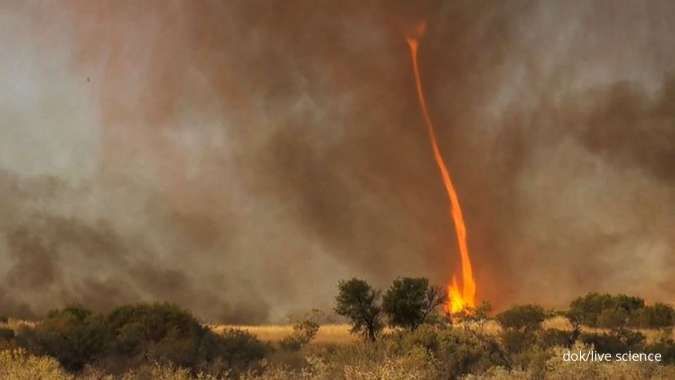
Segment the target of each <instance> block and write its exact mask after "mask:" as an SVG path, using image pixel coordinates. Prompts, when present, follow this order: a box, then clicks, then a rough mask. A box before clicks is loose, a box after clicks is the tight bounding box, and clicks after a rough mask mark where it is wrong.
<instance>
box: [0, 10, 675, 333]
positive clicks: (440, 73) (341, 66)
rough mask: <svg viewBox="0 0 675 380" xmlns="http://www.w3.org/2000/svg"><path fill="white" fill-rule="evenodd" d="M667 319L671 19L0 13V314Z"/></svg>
mask: <svg viewBox="0 0 675 380" xmlns="http://www.w3.org/2000/svg"><path fill="white" fill-rule="evenodd" d="M423 20H424V21H426V23H427V31H426V34H425V36H424V37H423V38H422V40H421V44H420V50H419V60H420V69H421V76H422V81H423V85H424V89H425V92H426V95H427V98H428V101H429V108H430V113H431V118H432V119H433V120H434V123H435V124H436V126H437V129H438V135H439V143H440V147H441V150H442V151H443V154H444V157H445V160H446V162H447V164H448V167H449V169H450V171H451V175H452V176H453V180H454V182H455V185H456V187H457V191H458V193H459V197H460V201H461V203H462V207H463V210H464V213H465V219H466V223H467V228H468V242H469V249H470V252H471V256H472V258H473V261H474V270H475V275H476V278H477V284H478V296H479V298H480V299H485V300H489V301H490V302H491V303H492V304H493V305H495V306H497V307H503V306H505V305H508V304H511V303H523V302H541V303H544V304H545V305H547V306H563V305H565V304H566V303H567V302H569V301H570V300H571V299H572V298H573V297H575V296H578V295H580V294H583V293H585V292H589V291H603V292H626V293H630V294H635V295H640V296H643V297H645V298H647V299H648V300H649V301H655V300H660V301H666V302H672V301H673V299H672V295H673V293H674V291H675V282H673V278H675V276H673V274H674V269H675V260H674V257H675V256H674V255H673V253H674V249H675V235H674V233H673V231H675V212H673V210H674V209H675V50H673V49H672V45H673V43H674V42H675V41H674V37H673V36H675V4H672V2H669V1H656V0H655V1H650V2H633V1H589V2H581V1H570V2H558V1H537V2H535V1H510V2H501V1H480V2H476V1H440V0H439V1H421V2H409V1H372V0H371V1H340V2H332V1H300V0H296V1H283V2H282V1H257V0H253V1H234V0H232V1H143V2H138V1H103V0H97V1H62V2H51V3H46V2H38V1H28V2H19V1H16V2H14V1H8V2H3V4H1V5H0V46H2V51H3V54H2V55H0V84H1V87H0V112H1V114H2V118H1V119H0V212H1V214H2V218H0V219H1V220H0V264H1V265H0V273H1V274H2V276H1V277H0V312H3V313H7V314H12V315H17V316H25V317H37V316H39V315H41V314H43V313H44V312H46V311H47V310H49V309H51V308H55V307H61V306H64V305H66V304H72V303H80V304H84V305H88V306H90V307H92V308H95V309H97V310H107V309H109V308H111V307H114V306H115V305H119V304H122V303H129V302H145V301H170V302H176V303H178V304H180V305H182V306H184V307H187V308H190V309H191V310H192V311H194V313H195V314H197V315H198V316H200V317H202V318H204V319H207V320H220V321H228V322H236V323H258V322H264V321H275V320H280V319H282V318H283V316H284V315H285V314H286V313H289V312H292V311H296V310H303V309H309V308H312V307H330V305H331V304H332V301H333V297H334V295H335V291H336V289H335V288H336V284H337V281H338V280H340V279H344V278H348V277H352V276H357V277H361V278H364V279H367V280H369V281H370V282H372V283H373V284H375V285H377V286H379V287H383V286H386V284H387V283H388V282H389V281H391V280H392V279H393V278H395V277H397V276H426V277H429V278H430V279H431V280H432V281H433V282H435V283H438V284H443V283H446V282H447V281H448V280H449V279H450V276H451V275H452V273H453V272H455V271H456V270H457V268H458V260H457V243H456V240H455V237H454V233H453V226H452V220H451V218H450V216H449V205H448V204H447V198H446V195H445V193H444V190H443V186H442V183H441V181H440V178H439V176H438V173H437V169H436V167H435V163H434V160H433V156H432V155H431V151H430V147H429V142H428V140H427V136H426V131H425V129H424V125H423V121H422V118H421V116H420V111H419V108H418V103H417V99H416V93H415V87H414V79H413V77H412V71H411V63H410V57H409V54H408V51H407V46H406V43H405V38H404V37H405V35H406V33H407V32H409V31H410V30H412V29H413V28H414V27H415V26H416V25H418V24H419V23H420V22H421V21H423Z"/></svg>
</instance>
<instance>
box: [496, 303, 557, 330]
mask: <svg viewBox="0 0 675 380" xmlns="http://www.w3.org/2000/svg"><path fill="white" fill-rule="evenodd" d="M545 318H546V314H545V312H544V309H543V308H542V307H541V306H538V305H519V306H514V307H512V308H510V309H508V310H506V311H503V312H501V313H499V314H497V321H499V324H500V325H501V326H502V327H503V328H505V329H515V330H519V331H529V332H532V331H536V330H539V329H540V328H541V323H542V322H543V321H544V319H545Z"/></svg>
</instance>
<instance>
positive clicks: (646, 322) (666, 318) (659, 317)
mask: <svg viewBox="0 0 675 380" xmlns="http://www.w3.org/2000/svg"><path fill="white" fill-rule="evenodd" d="M674 316H675V311H673V308H672V307H671V306H669V305H666V304H662V303H655V304H654V305H652V306H645V307H644V308H643V309H642V310H641V311H640V315H639V317H638V320H639V325H640V327H643V328H651V329H653V328H665V327H671V326H673V320H674V319H675V317H674Z"/></svg>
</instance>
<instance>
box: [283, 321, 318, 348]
mask: <svg viewBox="0 0 675 380" xmlns="http://www.w3.org/2000/svg"><path fill="white" fill-rule="evenodd" d="M318 332H319V324H318V323H317V322H315V321H312V320H309V319H306V320H304V321H300V322H297V323H295V324H294V325H293V333H292V334H291V335H289V336H287V337H285V338H284V339H282V340H281V341H280V342H279V346H280V347H281V348H282V349H283V350H286V351H298V350H300V349H301V348H302V347H304V346H305V345H306V344H307V343H309V342H310V341H311V340H312V339H314V337H315V336H316V334H317V333H318Z"/></svg>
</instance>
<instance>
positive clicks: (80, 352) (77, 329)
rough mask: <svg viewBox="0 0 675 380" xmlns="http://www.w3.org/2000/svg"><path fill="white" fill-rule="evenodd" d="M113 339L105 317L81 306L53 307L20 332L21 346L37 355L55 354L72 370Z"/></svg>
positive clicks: (104, 349) (97, 353) (95, 354)
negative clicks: (30, 327)
mask: <svg viewBox="0 0 675 380" xmlns="http://www.w3.org/2000/svg"><path fill="white" fill-rule="evenodd" d="M109 342H110V332H109V330H108V328H107V327H106V324H105V321H104V320H103V319H102V318H100V317H99V316H96V315H94V314H92V313H91V312H90V311H88V310H86V309H84V308H80V307H69V308H66V309H62V310H56V311H52V312H50V313H49V315H48V316H47V318H46V319H45V320H44V321H42V323H40V324H38V325H37V326H36V327H35V328H34V329H28V328H25V327H24V328H22V329H21V330H19V333H18V334H17V343H18V344H19V345H20V346H22V347H25V348H26V349H28V350H29V351H30V352H32V353H34V354H36V355H49V356H52V357H54V358H56V359H57V360H58V361H59V362H60V363H61V365H62V366H63V367H64V368H65V369H67V370H70V371H78V370H80V369H82V367H84V365H86V364H89V363H92V362H93V361H95V360H96V359H97V358H99V357H100V356H101V355H102V354H103V353H104V352H105V351H106V350H107V348H108V343H109Z"/></svg>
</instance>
